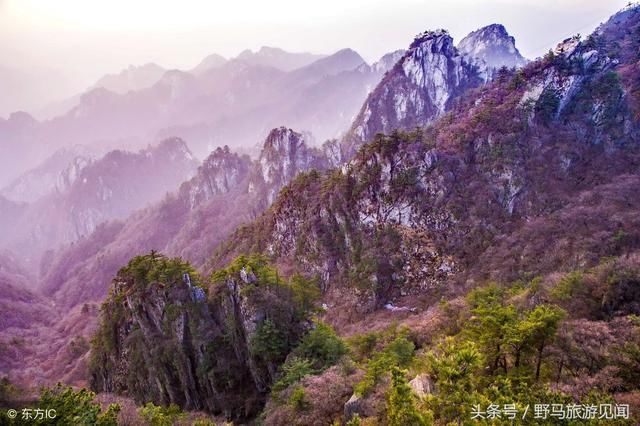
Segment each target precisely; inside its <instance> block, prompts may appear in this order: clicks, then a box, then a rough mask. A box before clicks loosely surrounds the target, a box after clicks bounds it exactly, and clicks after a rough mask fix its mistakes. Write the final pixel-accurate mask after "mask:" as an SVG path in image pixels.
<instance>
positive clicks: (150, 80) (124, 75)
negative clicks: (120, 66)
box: [93, 63, 166, 93]
mask: <svg viewBox="0 0 640 426" xmlns="http://www.w3.org/2000/svg"><path fill="white" fill-rule="evenodd" d="M165 72H166V70H165V69H164V68H162V67H161V66H159V65H157V64H154V63H148V64H145V65H140V66H133V65H130V66H129V67H128V68H126V69H124V70H122V71H120V72H119V73H118V74H107V75H105V76H103V77H101V78H100V79H99V80H98V81H97V82H96V83H95V84H94V85H93V88H97V87H102V88H104V89H107V90H109V91H111V92H114V93H127V92H130V91H136V90H141V89H145V88H147V87H151V86H153V85H154V84H156V83H157V82H158V81H159V80H160V78H161V77H162V76H163V74H164V73H165Z"/></svg>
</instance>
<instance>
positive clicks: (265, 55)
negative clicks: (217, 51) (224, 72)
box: [235, 46, 324, 71]
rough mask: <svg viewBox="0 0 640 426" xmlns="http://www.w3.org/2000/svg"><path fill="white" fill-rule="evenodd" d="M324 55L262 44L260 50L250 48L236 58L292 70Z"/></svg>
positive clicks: (249, 62)
mask: <svg viewBox="0 0 640 426" xmlns="http://www.w3.org/2000/svg"><path fill="white" fill-rule="evenodd" d="M323 57H324V55H314V54H311V53H292V52H287V51H284V50H282V49H279V48H277V47H268V46H262V47H261V48H260V49H259V50H258V51H256V52H253V51H251V50H250V49H247V50H244V51H242V52H240V54H239V55H238V56H237V57H236V58H235V59H237V60H239V61H242V62H245V63H247V64H249V65H258V66H263V67H272V68H276V69H279V70H281V71H292V70H294V69H296V68H301V67H304V66H307V65H309V64H311V63H312V62H314V61H317V60H318V59H322V58H323Z"/></svg>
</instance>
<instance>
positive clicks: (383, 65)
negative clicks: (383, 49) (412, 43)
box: [371, 49, 406, 74]
mask: <svg viewBox="0 0 640 426" xmlns="http://www.w3.org/2000/svg"><path fill="white" fill-rule="evenodd" d="M405 53H406V50H404V49H398V50H396V51H393V52H389V53H386V54H385V55H383V56H382V58H380V59H379V60H378V61H376V62H374V63H373V65H371V68H372V69H373V71H375V72H378V73H380V74H384V73H386V72H387V71H389V70H390V69H391V68H393V66H394V65H395V64H396V63H398V61H399V60H400V59H401V58H402V57H403V56H404V54H405Z"/></svg>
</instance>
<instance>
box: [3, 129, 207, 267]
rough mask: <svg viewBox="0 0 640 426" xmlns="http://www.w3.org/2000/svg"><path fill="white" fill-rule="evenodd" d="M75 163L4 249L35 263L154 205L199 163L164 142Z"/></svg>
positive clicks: (180, 145) (32, 207)
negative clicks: (104, 225)
mask: <svg viewBox="0 0 640 426" xmlns="http://www.w3.org/2000/svg"><path fill="white" fill-rule="evenodd" d="M79 161H80V162H79V163H78V162H76V161H73V162H72V163H71V164H70V165H69V167H68V168H66V169H64V170H62V171H61V172H60V173H59V174H58V176H57V177H56V178H55V182H56V183H55V185H56V186H55V188H56V190H55V191H52V192H50V193H48V194H46V195H45V196H44V197H43V198H39V199H38V200H37V201H35V202H32V203H31V204H29V205H28V206H25V207H24V209H23V212H22V215H21V217H20V218H19V219H18V221H17V223H16V225H15V226H14V227H12V228H8V229H6V230H5V235H4V236H3V246H4V247H6V248H11V249H12V250H13V251H15V252H16V253H17V254H20V255H21V256H23V258H24V260H25V262H30V263H31V264H33V262H36V264H37V261H38V259H39V256H40V255H41V254H42V253H43V252H44V251H45V250H48V249H52V248H55V247H57V246H58V245H59V244H66V243H70V242H74V241H76V240H78V239H79V238H82V237H86V236H88V235H90V234H91V233H92V232H93V231H94V230H95V229H96V227H97V226H98V225H99V224H100V223H102V222H105V221H108V220H113V219H123V218H125V217H127V216H128V215H129V214H130V213H131V212H132V211H134V210H136V209H139V208H143V207H145V206H146V205H148V204H150V203H152V202H155V201H158V200H159V199H161V197H162V196H164V195H165V193H166V192H167V191H171V190H172V189H174V188H177V187H178V185H179V184H180V183H181V182H183V181H184V180H185V179H188V178H189V177H191V176H192V175H193V173H194V172H195V169H196V167H197V163H196V162H195V160H194V159H193V157H192V155H191V153H190V152H189V150H188V148H187V147H186V144H185V143H184V142H183V141H181V140H179V139H172V140H166V141H164V142H162V143H161V144H160V145H158V146H155V147H150V148H148V149H146V150H143V151H140V152H139V153H129V152H125V151H113V152H111V153H109V154H107V155H106V156H105V157H103V158H101V159H99V160H94V161H90V162H87V163H84V162H83V161H82V160H79Z"/></svg>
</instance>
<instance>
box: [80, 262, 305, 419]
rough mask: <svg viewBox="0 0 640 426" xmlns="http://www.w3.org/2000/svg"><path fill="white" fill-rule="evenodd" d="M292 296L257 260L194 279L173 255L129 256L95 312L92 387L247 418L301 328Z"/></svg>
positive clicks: (301, 318) (298, 308) (299, 311)
mask: <svg viewBox="0 0 640 426" xmlns="http://www.w3.org/2000/svg"><path fill="white" fill-rule="evenodd" d="M296 300H297V299H296V293H295V290H294V288H293V287H291V286H290V285H289V284H288V283H286V282H284V281H282V280H281V279H280V278H278V276H277V275H275V271H273V270H271V269H270V268H269V267H268V266H267V265H266V264H265V263H264V261H263V260H261V259H259V258H239V259H238V260H237V261H236V262H234V263H233V265H231V266H230V267H229V268H227V269H224V270H221V271H218V272H216V273H215V274H214V275H213V276H212V278H211V280H202V279H200V278H199V277H198V275H197V273H196V272H195V271H194V270H193V269H192V268H191V267H190V266H189V265H188V264H187V263H185V262H183V261H181V260H179V259H167V258H165V257H163V256H162V255H159V254H156V253H151V254H150V255H147V256H141V257H136V258H134V259H133V260H132V261H131V262H130V263H129V265H128V266H127V267H125V268H123V269H121V270H120V271H119V273H118V274H117V276H116V277H115V279H114V281H113V286H112V289H111V293H110V295H109V297H108V298H107V301H106V302H105V303H104V304H103V306H102V323H101V327H100V329H99V331H98V334H97V335H96V337H95V338H94V350H93V353H92V360H91V367H90V369H91V386H92V388H93V389H95V390H97V391H105V392H117V393H119V394H124V395H128V396H130V397H133V398H134V399H136V401H138V402H141V403H142V402H147V401H153V402H155V403H156V404H169V403H174V404H178V405H179V406H181V407H183V408H186V409H191V410H207V411H209V412H213V413H222V414H224V415H225V416H226V417H227V418H229V419H244V418H247V417H250V416H253V415H255V414H256V412H257V410H259V409H260V407H261V404H262V403H263V402H264V398H265V396H266V393H267V391H268V389H269V387H270V384H271V383H272V382H273V380H274V378H275V374H276V369H277V366H278V365H279V364H280V363H282V362H283V361H284V357H285V356H286V355H287V353H288V352H289V351H290V350H291V348H292V347H293V346H294V345H295V344H296V342H297V341H298V340H299V338H300V336H301V335H302V333H303V332H304V330H305V329H306V328H307V323H306V316H307V314H308V313H307V312H306V311H305V308H304V307H303V306H302V305H301V304H299V303H298V302H297V301H296Z"/></svg>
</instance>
